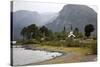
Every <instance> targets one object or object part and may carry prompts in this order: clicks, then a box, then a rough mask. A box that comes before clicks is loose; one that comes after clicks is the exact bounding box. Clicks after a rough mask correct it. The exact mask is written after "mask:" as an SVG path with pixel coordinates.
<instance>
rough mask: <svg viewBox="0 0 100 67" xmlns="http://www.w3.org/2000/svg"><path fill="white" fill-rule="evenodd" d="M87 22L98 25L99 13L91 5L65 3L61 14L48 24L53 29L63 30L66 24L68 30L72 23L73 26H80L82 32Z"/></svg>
mask: <svg viewBox="0 0 100 67" xmlns="http://www.w3.org/2000/svg"><path fill="white" fill-rule="evenodd" d="M87 24H93V25H94V27H95V31H94V32H95V33H96V27H97V13H96V12H95V11H94V10H93V9H92V8H90V7H88V6H85V5H74V4H69V5H65V6H64V7H63V9H62V10H61V11H60V12H59V16H58V17H57V18H56V19H55V20H54V21H53V22H52V23H49V24H46V26H47V27H48V28H49V29H51V30H53V31H56V32H57V31H62V30H63V28H64V26H65V27H66V31H69V30H70V25H72V26H73V28H76V27H77V28H78V29H79V30H80V31H81V32H83V31H84V27H85V25H87Z"/></svg>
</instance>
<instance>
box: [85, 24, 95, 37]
mask: <svg viewBox="0 0 100 67" xmlns="http://www.w3.org/2000/svg"><path fill="white" fill-rule="evenodd" d="M84 30H85V36H86V37H89V36H90V35H91V32H93V31H94V26H93V25H92V24H88V25H86V26H85V29H84Z"/></svg>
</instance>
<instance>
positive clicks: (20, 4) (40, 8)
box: [13, 1, 97, 13]
mask: <svg viewBox="0 0 100 67" xmlns="http://www.w3.org/2000/svg"><path fill="white" fill-rule="evenodd" d="M64 5H67V4H65V3H46V2H32V1H15V2H14V5H13V11H14V12H15V11H18V10H28V11H37V12H38V13H45V12H51V13H57V12H59V11H60V10H61V9H62V8H63V6H64ZM82 5H86V4H82ZM87 6H88V7H91V8H92V9H94V10H95V11H96V12H97V6H95V5H87Z"/></svg>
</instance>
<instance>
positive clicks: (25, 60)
mask: <svg viewBox="0 0 100 67" xmlns="http://www.w3.org/2000/svg"><path fill="white" fill-rule="evenodd" d="M61 55H62V53H59V52H48V51H40V50H26V49H25V48H21V47H18V48H15V47H13V65H25V64H30V63H37V62H42V61H45V60H48V59H52V58H55V57H57V56H61Z"/></svg>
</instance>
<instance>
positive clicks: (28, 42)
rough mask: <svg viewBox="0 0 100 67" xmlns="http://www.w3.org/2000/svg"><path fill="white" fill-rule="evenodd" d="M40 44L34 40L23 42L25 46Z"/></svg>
mask: <svg viewBox="0 0 100 67" xmlns="http://www.w3.org/2000/svg"><path fill="white" fill-rule="evenodd" d="M39 43H40V42H39V41H37V40H35V39H33V40H26V41H24V42H23V44H39Z"/></svg>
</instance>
